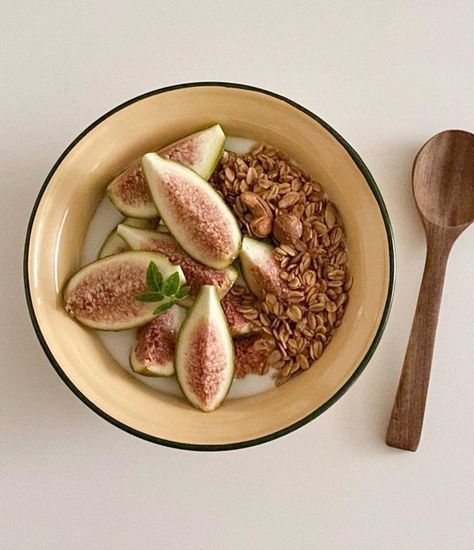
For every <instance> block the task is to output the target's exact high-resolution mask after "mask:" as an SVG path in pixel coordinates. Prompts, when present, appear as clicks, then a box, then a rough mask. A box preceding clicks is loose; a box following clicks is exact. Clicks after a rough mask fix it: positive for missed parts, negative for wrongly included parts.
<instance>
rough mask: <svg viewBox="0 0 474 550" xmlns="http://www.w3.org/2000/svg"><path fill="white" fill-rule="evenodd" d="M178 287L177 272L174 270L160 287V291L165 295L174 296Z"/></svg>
mask: <svg viewBox="0 0 474 550" xmlns="http://www.w3.org/2000/svg"><path fill="white" fill-rule="evenodd" d="M178 288H179V273H178V272H177V271H175V272H174V273H173V274H172V275H170V276H169V277H168V278H167V279H166V281H165V282H164V283H163V285H162V287H161V291H162V292H163V294H164V295H165V296H174V295H175V294H176V292H177V291H178Z"/></svg>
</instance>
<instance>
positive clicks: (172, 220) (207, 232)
mask: <svg viewBox="0 0 474 550" xmlns="http://www.w3.org/2000/svg"><path fill="white" fill-rule="evenodd" d="M142 168H143V173H144V174H145V178H146V181H147V183H148V186H149V188H150V192H151V195H152V197H153V200H154V202H155V204H157V205H158V208H159V210H160V215H161V218H162V219H163V221H164V223H165V224H166V226H167V228H168V229H169V231H170V232H171V234H172V235H173V236H174V237H175V239H176V240H177V241H178V242H179V244H180V245H181V246H182V247H183V248H184V250H186V252H187V253H188V254H189V255H190V256H192V257H193V258H194V259H195V260H197V261H198V262H201V263H203V264H204V265H207V266H208V267H213V268H215V269H222V268H224V267H227V266H228V265H229V264H231V263H232V262H233V260H234V259H235V258H236V256H237V255H238V253H239V249H240V244H241V239H242V236H241V234H240V229H239V225H238V223H237V220H236V219H235V217H234V215H233V213H232V212H231V210H230V209H229V207H228V206H227V205H226V204H225V202H224V201H223V199H222V198H221V197H220V196H219V195H218V194H217V192H216V191H215V190H214V189H213V188H212V187H211V185H209V184H208V183H207V182H206V181H205V180H203V179H202V178H201V177H199V176H198V175H197V174H196V172H194V171H193V170H191V169H189V168H187V167H186V166H183V165H182V164H178V163H177V162H174V161H172V160H167V159H164V158H162V157H160V156H159V155H157V154H156V153H148V154H146V155H145V156H144V157H143V158H142Z"/></svg>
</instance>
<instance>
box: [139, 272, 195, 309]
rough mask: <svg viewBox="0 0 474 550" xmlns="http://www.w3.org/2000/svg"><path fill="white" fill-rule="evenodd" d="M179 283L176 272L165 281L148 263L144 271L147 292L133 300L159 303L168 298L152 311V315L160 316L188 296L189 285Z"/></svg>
mask: <svg viewBox="0 0 474 550" xmlns="http://www.w3.org/2000/svg"><path fill="white" fill-rule="evenodd" d="M179 283H180V281H179V274H178V272H177V271H175V272H174V273H172V274H171V275H170V276H169V277H168V278H167V279H163V275H162V274H161V272H160V270H159V269H158V266H157V265H156V264H155V262H150V264H149V265H148V269H147V271H146V286H147V289H148V290H147V292H144V293H143V294H138V296H135V300H138V301H139V302H161V301H163V300H164V299H165V298H169V299H168V300H167V301H166V302H163V303H162V304H160V305H159V306H158V307H157V308H156V309H155V310H154V311H153V315H160V314H161V313H163V312H165V311H166V310H167V309H169V308H170V307H173V306H174V305H175V304H176V303H177V302H179V301H180V300H183V299H184V298H186V296H187V295H188V294H189V285H186V284H184V285H181V286H180V284H179Z"/></svg>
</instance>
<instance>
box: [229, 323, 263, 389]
mask: <svg viewBox="0 0 474 550" xmlns="http://www.w3.org/2000/svg"><path fill="white" fill-rule="evenodd" d="M260 339H261V336H260V335H258V334H250V335H248V336H244V337H242V338H236V339H235V340H234V350H235V377H236V378H243V377H244V376H247V374H264V372H266V370H267V367H266V362H267V359H268V355H269V352H268V350H266V349H263V350H261V349H255V344H256V342H257V341H258V340H260Z"/></svg>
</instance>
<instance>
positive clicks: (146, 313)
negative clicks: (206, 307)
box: [64, 251, 185, 330]
mask: <svg viewBox="0 0 474 550" xmlns="http://www.w3.org/2000/svg"><path fill="white" fill-rule="evenodd" d="M150 262H155V264H156V265H157V267H158V269H159V270H160V272H161V274H162V275H163V277H164V278H167V277H169V276H170V275H171V274H172V273H174V272H178V274H179V278H180V284H183V283H184V282H185V278H184V275H183V272H182V271H181V268H180V267H179V266H176V265H173V264H172V263H170V262H169V261H168V259H167V258H166V257H165V256H163V255H162V254H157V253H156V252H137V251H129V252H122V253H121V254H116V255H114V256H108V257H107V258H103V259H101V260H97V261H95V262H93V263H91V264H89V265H86V266H85V267H83V268H82V269H81V270H79V271H78V272H77V273H76V274H75V275H74V276H73V277H71V279H70V280H69V282H68V283H67V285H66V287H65V289H64V301H65V309H66V311H67V312H68V313H69V314H70V315H71V317H74V318H75V319H76V320H77V321H79V322H80V323H82V324H83V325H86V326H88V327H91V328H95V329H98V330H126V329H130V328H134V327H138V326H141V325H144V324H146V323H148V322H149V321H151V320H152V319H153V318H154V317H155V315H154V314H153V310H154V309H155V308H156V307H157V306H158V305H159V302H152V303H150V302H140V301H138V300H136V296H137V295H138V294H141V293H143V292H145V291H146V289H147V285H146V272H147V269H148V266H149V265H150Z"/></svg>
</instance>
